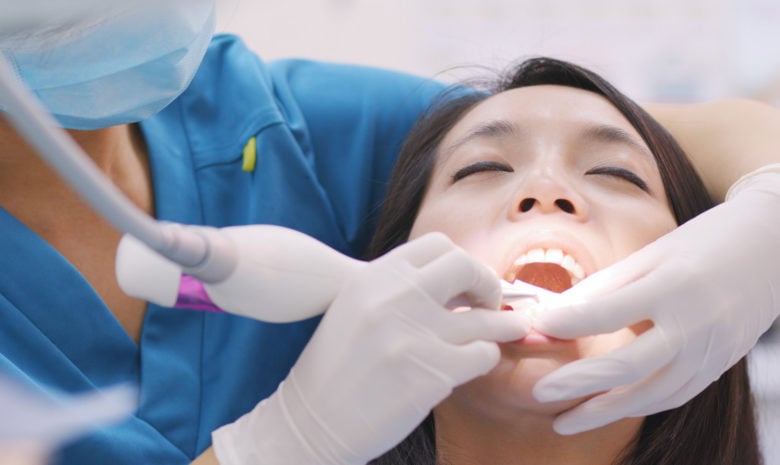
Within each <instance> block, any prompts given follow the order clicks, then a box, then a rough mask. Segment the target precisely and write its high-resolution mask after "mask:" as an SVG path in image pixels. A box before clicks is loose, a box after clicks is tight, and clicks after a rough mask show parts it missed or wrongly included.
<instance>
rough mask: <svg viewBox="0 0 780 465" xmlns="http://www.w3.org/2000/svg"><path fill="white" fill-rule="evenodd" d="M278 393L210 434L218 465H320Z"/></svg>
mask: <svg viewBox="0 0 780 465" xmlns="http://www.w3.org/2000/svg"><path fill="white" fill-rule="evenodd" d="M283 384H284V383H282V385H280V386H279V389H277V391H276V392H275V393H274V394H273V395H272V396H271V397H269V398H267V399H265V400H263V401H262V402H260V403H259V404H257V406H256V407H255V408H254V409H253V410H252V411H251V412H249V413H247V414H246V415H244V416H242V417H241V418H239V419H238V420H236V421H235V422H233V423H230V424H227V425H225V426H222V427H221V428H219V429H217V430H215V431H214V432H213V433H211V438H212V441H213V446H214V453H215V454H216V456H217V460H218V461H219V463H220V465H248V464H252V465H264V464H267V465H306V464H315V463H319V461H318V460H316V459H314V458H313V457H312V455H311V454H310V450H309V448H308V447H307V445H306V442H305V441H304V440H303V438H301V437H300V434H299V432H298V431H297V429H296V428H295V427H294V426H293V425H291V423H290V419H289V415H288V413H287V411H286V408H285V406H284V402H283V401H282V399H281V395H280V391H281V390H282V388H283Z"/></svg>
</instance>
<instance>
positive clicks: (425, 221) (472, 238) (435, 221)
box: [409, 204, 496, 263]
mask: <svg viewBox="0 0 780 465" xmlns="http://www.w3.org/2000/svg"><path fill="white" fill-rule="evenodd" d="M476 214H477V213H476V212H474V211H472V210H468V209H466V208H463V207H461V208H448V207H447V206H446V205H441V204H427V205H426V204H424V205H423V207H422V208H421V209H420V212H419V214H418V215H417V219H416V220H415V222H414V225H413V226H412V229H411V231H410V233H409V240H412V239H416V238H418V237H420V236H422V235H424V234H426V233H430V232H434V231H435V232H441V233H444V234H445V235H447V237H449V238H450V240H452V242H454V243H455V244H457V245H458V246H460V247H462V248H463V249H464V250H465V251H466V252H468V253H469V255H471V256H473V257H475V258H477V259H478V260H482V261H483V262H485V263H492V261H493V260H494V257H493V256H492V255H493V254H495V253H496V250H495V247H492V246H491V244H492V242H491V231H490V229H489V228H488V227H486V225H485V224H484V221H480V220H479V218H480V217H479V216H476Z"/></svg>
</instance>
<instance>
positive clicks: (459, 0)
mask: <svg viewBox="0 0 780 465" xmlns="http://www.w3.org/2000/svg"><path fill="white" fill-rule="evenodd" d="M219 1H220V4H219V29H220V30H222V31H227V32H234V33H237V34H239V35H241V36H243V37H244V38H245V40H246V41H247V42H248V43H249V44H250V46H251V47H252V48H253V49H254V50H256V51H257V52H258V53H259V54H260V55H261V56H263V57H264V58H266V59H271V58H276V57H308V58H318V59H323V60H331V61H346V62H353V63H363V64H370V65H376V66H383V67H389V68H394V69H399V70H403V71H409V72H414V73H417V74H422V75H426V76H433V75H437V74H438V73H440V72H442V71H444V70H447V69H449V68H452V67H454V66H459V65H474V64H480V65H489V66H494V67H502V66H503V65H505V64H507V63H508V62H510V61H512V60H515V59H517V58H520V57H522V56H529V55H539V54H547V55H551V56H555V57H558V58H564V59H569V60H572V61H575V62H578V63H580V64H583V65H585V66H588V67H591V68H593V69H595V70H596V71H599V72H601V73H602V74H604V75H605V76H606V77H607V78H609V79H611V80H612V81H613V82H614V83H616V84H617V85H618V87H620V88H621V89H622V90H624V91H626V92H628V93H629V94H630V95H632V96H633V97H636V98H638V99H640V100H655V101H692V100H708V99H713V98H718V97H724V96H736V95H741V96H760V97H761V98H764V99H766V100H769V101H775V99H776V98H777V97H776V96H775V95H774V94H775V92H776V91H775V81H778V80H780V0H396V1H381V0H281V1H275V2H271V1H266V0H219ZM456 77H462V74H457V75H455V76H453V75H450V76H449V77H447V76H445V77H444V79H450V80H451V79H455V78H456ZM777 101H778V102H780V99H778V100H777Z"/></svg>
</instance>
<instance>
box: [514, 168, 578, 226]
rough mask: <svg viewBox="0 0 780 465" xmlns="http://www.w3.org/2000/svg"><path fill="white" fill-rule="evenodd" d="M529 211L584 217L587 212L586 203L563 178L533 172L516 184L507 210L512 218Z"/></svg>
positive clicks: (524, 215) (576, 218)
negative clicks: (518, 184)
mask: <svg viewBox="0 0 780 465" xmlns="http://www.w3.org/2000/svg"><path fill="white" fill-rule="evenodd" d="M532 214H548V215H549V214H562V215H567V217H570V218H571V219H575V220H580V221H583V220H585V219H586V218H587V216H588V206H587V203H586V201H585V199H584V198H583V197H582V196H581V195H580V194H579V192H577V190H576V189H575V188H574V187H573V186H572V185H570V184H569V183H567V182H566V180H565V179H560V178H556V177H554V176H552V175H551V174H550V173H534V175H533V176H529V177H528V178H527V179H526V180H525V181H524V182H522V184H521V185H520V186H518V188H517V190H516V191H515V193H514V199H513V201H512V203H511V205H510V211H509V215H510V217H511V219H513V220H518V219H522V218H526V217H528V216H529V215H532Z"/></svg>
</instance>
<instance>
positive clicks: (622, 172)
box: [585, 166, 650, 193]
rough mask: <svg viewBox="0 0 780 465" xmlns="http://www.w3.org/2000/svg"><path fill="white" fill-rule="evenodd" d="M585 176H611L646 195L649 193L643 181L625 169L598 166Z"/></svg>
mask: <svg viewBox="0 0 780 465" xmlns="http://www.w3.org/2000/svg"><path fill="white" fill-rule="evenodd" d="M585 174H597V175H605V176H613V177H616V178H619V179H623V180H626V181H628V182H630V183H632V184H634V185H635V186H637V187H639V188H640V189H642V190H643V191H645V192H647V193H649V192H650V188H649V187H648V186H647V183H646V182H645V181H644V180H642V178H640V177H639V176H637V175H636V174H634V172H632V171H629V170H627V169H625V168H620V167H618V166H599V167H597V168H593V169H591V170H588V171H587V172H586V173H585Z"/></svg>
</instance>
